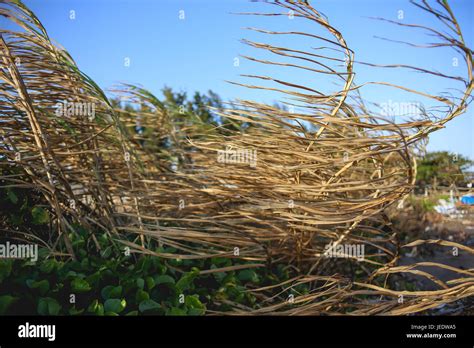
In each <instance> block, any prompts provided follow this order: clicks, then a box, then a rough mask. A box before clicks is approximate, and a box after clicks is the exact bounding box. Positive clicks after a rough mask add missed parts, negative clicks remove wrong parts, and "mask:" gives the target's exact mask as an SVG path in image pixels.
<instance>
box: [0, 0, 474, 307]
mask: <svg viewBox="0 0 474 348" xmlns="http://www.w3.org/2000/svg"><path fill="white" fill-rule="evenodd" d="M269 3H272V4H273V5H276V6H278V7H279V8H280V10H283V12H278V13H267V14H255V15H265V16H287V15H288V11H292V13H293V14H294V17H295V19H297V20H299V21H310V22H311V23H313V24H314V27H315V28H317V30H320V31H322V32H323V34H321V35H316V34H311V33H303V32H298V31H292V32H272V31H264V30H261V29H255V28H251V30H257V31H259V32H261V33H264V34H267V35H269V36H283V37H286V36H288V37H290V36H292V35H299V36H304V37H306V38H308V37H309V38H311V39H313V40H314V41H315V42H316V43H318V42H319V44H321V45H322V46H323V47H325V48H320V49H318V50H316V51H303V50H300V49H291V48H286V47H279V46H273V45H271V44H265V43H257V42H251V41H245V42H246V43H247V44H248V45H250V46H253V47H254V48H256V49H257V50H264V51H267V52H270V53H272V54H273V55H275V56H276V57H278V58H284V59H285V62H278V61H269V60H263V59H257V58H253V57H245V58H247V59H249V60H252V61H254V62H260V63H262V64H271V65H277V66H279V67H280V68H279V69H284V68H291V69H303V70H305V71H306V72H307V73H308V74H314V75H315V76H319V77H327V78H331V79H334V80H336V81H338V82H339V85H340V86H341V87H340V89H339V90H338V91H335V92H332V93H329V94H328V93H324V92H322V91H319V90H316V89H314V88H310V87H308V86H301V85H298V84H297V83H295V82H290V81H283V80H280V79H277V78H271V77H268V76H258V75H252V76H249V77H250V78H253V79H254V80H257V81H259V83H264V84H265V83H267V84H270V85H254V84H242V85H244V86H246V87H249V88H257V89H263V90H272V91H276V92H279V93H282V94H283V95H284V96H285V97H286V98H287V100H288V102H287V106H289V110H285V109H281V108H277V107H274V106H270V105H266V104H261V103H257V102H254V101H245V100H239V101H237V102H236V104H235V105H236V106H237V107H234V108H230V109H228V110H226V111H225V112H223V113H221V116H223V117H225V118H227V119H229V120H236V121H244V122H247V123H249V124H251V125H252V127H249V128H248V129H246V130H239V131H230V130H227V131H225V132H223V131H221V130H220V129H218V128H213V127H211V126H210V125H208V124H200V123H198V122H194V123H191V124H187V123H186V122H180V120H177V119H176V118H175V117H174V116H173V115H172V114H170V113H169V112H168V111H167V110H166V108H164V107H163V106H162V105H161V103H160V102H159V100H158V99H157V98H156V97H154V96H153V95H152V94H150V93H149V92H148V91H146V90H144V89H141V88H138V87H134V86H128V85H127V86H123V88H121V90H120V91H119V93H120V94H121V95H122V96H123V97H124V98H129V99H130V100H132V101H135V102H139V103H142V104H144V105H147V106H148V108H149V112H146V113H140V114H138V113H133V112H128V113H123V112H122V111H120V110H115V109H114V108H113V107H112V105H111V104H110V102H109V100H108V99H107V98H106V96H105V95H104V93H103V92H102V91H101V90H100V88H99V87H98V86H97V85H96V84H95V83H94V82H93V81H92V80H91V79H89V78H88V77H87V76H86V75H84V74H83V73H82V72H81V71H80V70H79V69H78V68H77V66H76V64H75V63H74V61H73V60H72V58H71V57H70V56H69V55H68V54H67V52H65V51H64V50H62V49H61V48H59V47H57V46H55V45H53V44H52V43H51V41H50V39H49V37H48V35H47V33H46V31H45V29H44V28H43V27H42V25H41V23H40V22H39V20H38V19H37V18H36V17H35V16H34V14H33V13H31V12H30V11H29V10H28V9H27V8H26V7H25V6H24V5H22V4H21V2H17V1H5V0H2V1H0V15H2V16H4V17H6V18H7V19H9V20H11V21H14V22H16V23H17V24H18V25H20V26H21V27H22V30H20V31H8V30H4V29H1V30H0V34H1V39H0V49H1V60H2V68H1V69H0V100H1V102H2V103H1V106H0V123H1V129H0V137H1V140H0V151H1V154H2V155H4V156H6V157H7V158H8V161H7V162H3V164H4V165H8V166H11V165H17V166H19V167H20V168H21V169H22V174H21V175H16V176H10V177H3V178H2V179H4V180H6V181H7V182H8V183H9V185H12V186H22V187H31V188H32V189H33V188H35V189H39V190H41V192H42V193H43V195H44V196H45V198H46V199H47V200H48V202H49V203H50V206H51V210H52V211H53V212H54V214H55V217H56V219H55V221H56V229H55V231H57V238H58V239H60V238H63V239H64V242H65V243H66V245H67V247H68V251H69V252H70V254H71V256H72V257H74V255H73V252H72V248H71V247H70V245H69V244H70V243H69V242H68V238H67V234H68V232H69V230H72V228H71V222H72V221H76V222H80V223H81V224H83V225H84V226H86V227H87V226H91V227H92V226H99V227H100V228H102V229H105V230H107V231H108V232H109V233H110V234H111V235H113V236H115V237H116V238H117V239H118V240H120V236H122V235H129V234H130V233H132V234H135V235H136V236H137V240H136V242H135V243H130V242H126V241H123V243H125V244H127V245H128V246H131V247H132V249H133V250H134V251H136V252H148V253H151V251H149V250H147V249H146V239H147V238H155V239H160V241H161V242H162V243H164V244H166V245H168V246H173V247H175V248H176V249H178V250H179V254H180V256H179V257H182V258H209V257H213V256H216V255H219V256H226V257H239V258H241V259H245V260H248V261H253V262H254V266H259V265H262V266H263V264H264V263H267V264H270V263H277V262H279V263H282V262H283V263H287V264H288V265H290V266H291V267H293V269H294V270H295V273H297V274H300V276H298V277H296V278H295V279H293V280H292V281H291V282H289V283H287V284H281V285H280V286H277V287H273V288H265V289H251V290H249V291H254V292H255V293H256V294H259V296H260V298H261V299H262V301H263V302H262V303H263V305H262V308H261V309H259V310H257V311H254V312H252V313H253V314H289V315H307V314H343V313H348V312H350V313H351V314H393V315H401V314H408V313H416V312H420V311H423V310H426V309H429V308H434V307H436V306H438V305H439V304H442V303H448V302H452V301H457V300H459V299H462V298H465V297H468V296H472V295H473V294H474V270H455V271H456V272H458V274H459V278H458V279H456V280H453V281H451V282H449V283H448V284H444V283H442V282H441V281H439V280H436V279H432V276H431V275H430V274H428V273H424V272H421V271H416V267H417V265H411V266H397V260H398V258H399V250H400V246H399V245H398V242H397V238H396V237H397V236H396V233H394V231H390V230H389V228H388V226H389V222H388V221H386V219H385V217H384V214H383V211H384V209H385V208H386V207H387V206H389V205H391V204H394V203H395V202H397V201H399V200H400V199H402V198H403V197H405V196H406V195H407V194H408V193H410V192H411V190H412V189H413V184H414V180H415V174H416V173H415V170H416V169H415V168H416V163H415V160H414V157H413V156H412V155H411V153H410V145H413V144H416V143H417V142H418V141H420V140H421V139H423V138H425V137H426V136H427V135H428V134H429V133H431V132H433V131H435V130H437V129H439V128H441V127H442V126H443V125H444V124H445V123H446V122H448V121H449V120H451V119H453V118H454V117H457V116H459V115H460V114H462V113H463V112H465V111H466V108H467V106H468V104H469V102H470V99H471V94H472V86H473V82H472V81H473V79H472V51H471V50H470V49H469V48H468V47H466V46H465V44H464V41H463V37H462V33H461V31H460V29H459V26H458V24H457V22H456V19H455V17H454V15H453V13H452V11H451V9H450V7H449V5H447V4H445V3H444V2H443V3H441V2H439V3H437V4H436V6H433V7H431V5H428V4H427V3H425V2H421V3H416V6H418V7H420V8H421V9H420V10H421V11H426V12H429V13H431V14H432V15H434V16H436V17H437V18H438V19H439V20H440V24H441V25H443V26H444V29H445V30H447V32H448V34H447V33H444V32H443V33H442V32H440V31H439V30H435V29H431V28H426V27H420V26H418V27H416V26H414V25H411V26H412V27H413V29H414V30H417V29H422V30H426V31H428V32H430V33H431V34H434V35H435V36H436V37H437V39H439V43H437V44H436V43H435V44H432V45H431V47H437V46H449V47H452V48H453V49H454V50H455V51H456V52H458V53H459V54H461V55H462V56H463V58H465V62H466V67H467V70H466V75H467V77H462V78H461V77H452V76H447V75H444V74H442V73H439V72H433V71H429V70H427V69H424V68H423V69H422V68H417V67H407V66H400V68H405V69H411V70H415V71H418V72H423V73H424V74H426V75H428V76H435V77H436V78H446V79H454V80H456V81H459V83H460V84H461V85H462V86H463V90H462V91H461V92H459V95H456V96H452V97H451V98H447V97H441V96H435V95H428V94H426V93H425V92H422V91H416V90H413V89H410V88H409V87H406V86H397V85H394V84H391V83H387V82H372V83H371V84H376V85H380V86H381V88H382V87H385V88H387V87H389V88H395V89H400V90H404V91H408V92H411V93H412V94H413V95H414V96H421V97H424V98H428V99H430V100H432V101H434V102H437V103H439V104H440V105H442V106H444V107H445V109H443V110H445V112H444V114H443V115H442V117H439V115H438V116H437V117H434V116H433V115H432V114H430V113H428V112H426V111H424V112H423V113H422V115H421V117H419V118H417V119H412V120H409V121H403V122H398V123H397V122H395V121H393V120H388V119H386V118H384V117H381V116H380V115H377V114H374V112H373V111H371V110H370V109H369V108H368V107H367V106H366V104H365V103H364V100H363V99H362V98H361V93H360V92H361V90H362V89H363V87H364V85H358V84H356V82H355V81H354V76H355V74H354V69H355V66H356V64H358V63H360V64H365V65H372V66H374V64H369V63H362V62H356V61H355V59H354V52H353V51H352V50H351V49H350V48H349V47H348V46H347V43H346V41H345V40H344V37H343V35H342V33H340V32H339V31H338V30H337V29H336V28H334V27H332V26H331V25H330V24H329V22H328V19H327V18H326V17H325V16H324V15H322V14H321V13H319V12H318V11H317V10H315V9H314V8H313V7H312V6H311V5H309V4H308V3H306V2H302V1H300V2H282V1H272V2H269ZM270 5H271V4H269V6H270ZM398 24H399V25H402V26H403V25H405V26H410V25H407V24H403V23H398ZM315 52H316V53H315ZM302 64H304V65H302ZM63 101H68V102H76V103H93V104H94V106H95V118H94V119H89V118H88V117H87V115H86V116H84V115H73V116H71V117H64V116H58V115H56V114H55V111H56V110H57V108H56V105H57V103H60V102H63ZM293 107H296V109H297V110H298V111H296V112H295V111H294V110H293ZM138 119H139V122H140V123H141V124H142V125H146V127H147V130H148V132H147V133H146V134H137V133H136V132H133V131H130V129H131V128H133V127H134V125H136V123H137V120H138ZM308 125H311V127H308ZM165 137H169V138H170V139H171V140H172V143H173V146H172V150H166V149H164V148H160V147H158V146H157V147H155V148H153V147H151V148H144V147H143V146H141V145H140V144H141V141H143V140H154V141H158V140H160V139H164V138H165ZM156 143H157V142H156ZM225 148H227V149H229V150H230V151H236V150H252V151H253V150H255V151H256V154H257V157H256V161H257V162H256V165H255V166H251V165H250V163H241V164H235V163H233V164H229V163H222V162H220V161H218V158H219V151H222V150H224V149H225ZM18 153H20V154H21V158H18ZM174 162H176V163H175V164H176V166H177V167H176V170H171V169H170V168H172V165H173V163H174ZM138 237H140V238H138ZM329 243H335V245H339V244H364V245H365V250H366V255H365V259H364V260H363V261H362V262H358V261H356V260H349V261H348V262H349V263H350V264H351V271H350V273H347V272H345V271H344V269H345V268H338V262H335V261H334V259H331V258H326V257H325V255H324V253H325V250H324V247H325V246H326V245H327V244H329ZM413 243H415V244H420V243H435V244H439V245H440V246H448V247H452V246H456V247H458V248H459V249H460V250H462V252H468V253H474V251H473V250H472V249H471V248H468V247H465V246H462V245H454V244H453V243H448V242H444V241H414V242H413ZM413 243H411V245H414V244H413ZM446 243H448V244H449V245H447V244H446ZM334 247H335V246H334ZM235 248H239V249H238V250H239V253H238V255H235V250H236V249H235ZM157 255H158V256H161V257H171V258H176V257H177V255H175V254H173V255H168V254H157ZM255 264H256V265H255ZM432 266H433V267H446V266H444V265H440V264H432ZM355 270H360V271H362V273H363V275H362V276H360V277H359V278H358V279H357V280H354V279H352V278H351V275H350V274H351V273H353V272H355ZM404 272H416V273H417V274H421V275H423V276H426V277H428V278H430V279H432V280H433V281H435V282H437V283H438V284H439V286H440V290H437V291H416V292H409V291H397V290H391V289H390V286H389V285H390V282H389V279H390V277H392V275H393V274H394V273H404ZM381 279H382V280H381ZM299 283H308V284H310V285H311V291H310V293H309V294H307V295H301V296H296V297H295V300H294V303H288V301H286V299H287V297H288V291H290V290H291V289H292V288H293V287H294V286H296V285H297V284H299ZM400 295H403V298H404V301H403V303H399V301H398V300H399V298H400V297H399V296H400ZM236 313H238V314H243V313H246V314H247V313H249V311H248V310H242V309H236Z"/></svg>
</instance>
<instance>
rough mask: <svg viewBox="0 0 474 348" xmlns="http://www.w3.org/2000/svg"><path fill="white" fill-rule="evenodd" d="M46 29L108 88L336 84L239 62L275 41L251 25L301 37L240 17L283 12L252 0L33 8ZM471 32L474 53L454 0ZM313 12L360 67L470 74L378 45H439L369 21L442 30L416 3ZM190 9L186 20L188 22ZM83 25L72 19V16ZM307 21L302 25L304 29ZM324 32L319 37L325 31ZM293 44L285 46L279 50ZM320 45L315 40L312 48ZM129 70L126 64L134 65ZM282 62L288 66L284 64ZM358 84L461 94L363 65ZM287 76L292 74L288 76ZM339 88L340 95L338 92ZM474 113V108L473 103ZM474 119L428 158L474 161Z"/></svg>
mask: <svg viewBox="0 0 474 348" xmlns="http://www.w3.org/2000/svg"><path fill="white" fill-rule="evenodd" d="M24 2H25V4H27V5H28V6H29V7H30V8H31V9H33V11H34V12H35V13H36V15H37V16H38V17H39V19H40V20H41V21H42V23H43V25H44V26H45V28H46V29H47V31H48V33H49V35H50V36H51V37H52V38H53V39H54V40H55V41H56V42H58V43H60V44H61V45H62V46H63V47H65V48H66V49H67V50H68V51H69V52H70V53H71V55H72V57H73V58H74V59H75V60H76V62H77V64H78V65H79V67H80V68H81V70H83V71H84V72H85V73H86V74H88V75H89V76H90V77H92V78H93V79H94V80H95V81H96V82H97V83H98V84H99V85H100V86H101V87H102V88H103V89H109V88H111V87H113V86H114V85H116V84H117V83H119V82H129V83H138V84H141V85H143V86H144V87H146V88H148V89H150V90H151V91H152V92H154V93H156V94H158V95H159V94H160V90H161V89H162V88H163V87H164V86H165V85H167V86H170V87H173V88H174V89H176V90H182V91H187V92H188V93H189V94H191V93H193V92H194V91H196V90H197V91H201V92H205V91H207V90H209V89H212V90H213V91H215V92H217V93H218V94H219V95H221V96H222V97H223V98H224V99H227V100H228V99H234V98H241V99H254V100H257V101H264V102H273V101H275V100H278V98H279V97H280V96H279V95H276V94H270V93H263V92H261V91H256V90H248V89H244V88H242V87H237V86H233V85H230V84H228V83H226V82H225V81H224V80H233V81H240V82H248V80H247V81H246V80H242V78H241V77H239V76H238V75H239V74H241V73H244V74H245V73H250V74H252V73H257V72H258V73H261V74H267V75H271V76H278V77H285V78H288V79H290V80H292V81H295V82H300V83H306V84H309V85H312V86H315V87H318V88H322V89H323V90H327V88H330V87H331V85H330V84H329V83H328V81H327V80H326V81H325V80H324V76H321V75H314V74H308V73H307V72H304V71H300V70H295V69H293V70H291V71H289V72H286V73H283V75H282V73H281V71H277V70H281V69H277V68H275V67H264V68H262V67H261V66H260V65H256V64H255V63H252V62H248V61H245V60H243V59H241V60H240V66H239V67H234V58H235V57H237V56H238V55H239V54H250V53H251V54H252V55H254V56H259V57H265V58H266V57H270V56H265V55H263V56H262V55H261V52H258V51H257V50H255V49H252V48H250V47H247V46H245V45H243V44H242V43H240V42H239V39H241V38H247V39H251V40H254V41H258V42H267V41H268V39H267V37H266V36H265V35H262V34H258V33H253V32H250V31H246V30H243V29H242V28H243V27H259V28H265V29H272V30H273V29H275V30H281V29H283V30H285V29H286V30H288V29H295V26H294V21H293V22H292V21H289V20H288V18H286V17H272V18H267V17H265V18H263V17H254V16H238V15H234V14H231V13H232V12H253V11H275V10H278V9H277V8H276V7H274V6H268V5H264V4H260V3H258V4H256V3H252V2H250V1H247V0H67V1H65V0H25V1H24ZM450 3H451V7H452V8H453V10H454V13H455V14H456V15H457V18H458V21H459V22H460V25H461V28H462V29H463V31H464V35H465V39H466V41H467V43H468V45H469V46H470V47H471V48H473V47H474V44H473V42H474V33H473V19H474V1H470V0H452V1H450ZM313 5H314V6H315V7H316V8H317V9H318V10H321V11H322V12H323V13H324V14H326V15H327V16H328V17H329V20H330V23H331V24H332V25H333V26H335V27H336V28H338V29H339V30H340V31H341V32H342V33H343V35H344V36H345V38H346V41H347V43H348V45H349V47H351V48H352V49H353V50H354V51H355V52H356V60H362V61H369V62H374V63H380V64H392V63H405V64H412V65H417V66H423V67H427V68H432V69H435V70H440V71H444V72H446V73H448V74H451V75H464V71H465V70H464V69H463V68H464V66H463V63H462V62H461V60H460V65H459V66H458V67H453V66H452V59H453V58H454V57H456V55H455V54H453V52H452V51H450V50H445V49H413V48H410V47H407V46H404V45H399V44H396V43H390V42H386V41H383V40H379V39H376V38H374V35H377V36H382V37H388V38H392V39H397V40H405V41H414V42H418V43H426V42H432V38H430V37H428V36H426V35H424V34H422V33H421V32H418V31H413V30H407V29H405V28H402V27H399V26H394V25H390V24H387V23H383V22H380V21H374V20H371V19H368V18H367V17H384V18H387V19H392V20H397V15H398V14H399V12H398V11H400V10H402V11H404V19H403V21H404V22H405V23H421V24H425V25H431V26H433V25H434V26H435V27H437V28H439V27H440V25H439V23H437V22H436V21H435V20H434V19H433V18H432V17H430V16H427V15H425V14H423V13H422V12H420V10H419V9H416V8H415V7H414V6H412V5H410V4H409V2H408V1H407V0H384V1H380V0H354V1H351V0H325V1H321V0H319V1H313ZM181 10H183V11H184V14H185V19H184V20H181V19H180V18H179V15H180V11H181ZM70 11H74V12H75V19H70V15H71V12H70ZM298 23H299V22H298ZM298 29H299V30H308V31H310V32H318V30H319V29H318V28H315V27H314V25H313V26H308V25H303V26H302V27H298ZM319 32H320V31H319ZM285 39H286V40H287V42H286V44H287V46H289V45H293V44H294V45H296V46H298V45H299V48H302V49H308V44H309V43H307V42H304V41H303V40H300V39H291V41H288V37H286V38H285ZM281 42H283V43H285V42H284V41H280V43H281ZM313 47H314V41H313ZM127 57H128V58H129V59H130V66H129V67H126V66H124V62H125V59H126V58H127ZM272 58H273V59H275V60H279V59H278V58H275V57H272ZM280 60H281V59H280ZM356 72H357V76H356V82H358V83H362V82H364V81H377V80H381V79H383V80H386V81H390V82H394V83H401V84H406V85H408V86H411V87H415V88H419V89H421V90H425V91H428V92H434V91H437V92H441V91H443V90H445V88H448V87H449V88H450V87H454V88H456V87H457V88H461V87H462V86H460V85H459V84H457V85H456V84H447V83H445V81H444V80H440V79H436V78H428V77H426V76H424V75H421V74H417V73H411V72H408V71H406V70H397V71H393V70H388V69H368V68H367V67H363V66H356ZM285 74H286V75H285ZM334 88H335V87H332V89H333V90H334ZM364 97H366V98H368V99H370V100H372V101H375V102H379V103H383V102H388V101H389V100H391V101H393V102H406V101H413V100H405V99H404V95H403V94H402V93H399V92H395V91H393V90H391V89H383V88H382V89H381V88H377V89H374V88H367V89H366V90H365V92H364ZM473 106H474V105H473ZM473 134H474V117H473V111H472V109H471V110H470V111H469V112H468V113H467V114H464V115H462V116H460V117H459V118H458V119H456V120H454V121H452V122H451V123H449V124H448V125H447V127H446V129H444V130H442V131H439V132H438V133H436V134H434V135H433V136H432V137H431V139H430V144H429V147H428V148H429V150H449V151H453V152H457V153H460V154H463V155H466V156H469V157H470V158H472V159H474V142H473Z"/></svg>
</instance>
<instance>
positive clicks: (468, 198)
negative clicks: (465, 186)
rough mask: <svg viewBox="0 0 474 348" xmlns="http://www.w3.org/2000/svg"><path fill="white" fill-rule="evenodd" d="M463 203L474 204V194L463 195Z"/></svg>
mask: <svg viewBox="0 0 474 348" xmlns="http://www.w3.org/2000/svg"><path fill="white" fill-rule="evenodd" d="M461 203H462V204H467V205H474V196H462V197H461Z"/></svg>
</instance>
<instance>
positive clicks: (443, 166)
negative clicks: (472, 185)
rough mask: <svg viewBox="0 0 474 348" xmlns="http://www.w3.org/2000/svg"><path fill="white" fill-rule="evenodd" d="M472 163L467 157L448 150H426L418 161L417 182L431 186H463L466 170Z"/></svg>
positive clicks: (419, 184) (420, 184)
mask: <svg viewBox="0 0 474 348" xmlns="http://www.w3.org/2000/svg"><path fill="white" fill-rule="evenodd" d="M473 163H474V162H473V161H471V160H470V159H469V158H467V157H464V156H462V155H459V154H454V153H451V152H448V151H437V152H428V153H427V154H426V155H425V156H423V157H422V158H421V159H419V161H418V168H417V169H418V171H417V176H416V179H417V184H418V186H422V187H425V186H427V185H431V186H432V187H433V188H436V187H437V186H438V185H441V186H451V185H453V184H454V185H457V186H461V185H462V186H464V185H465V183H466V178H465V174H466V171H467V170H468V169H469V167H470V166H471V165H472V164H473Z"/></svg>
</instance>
